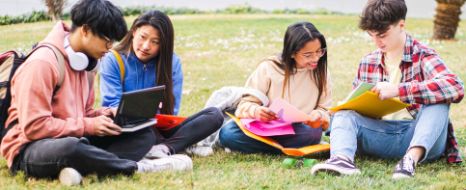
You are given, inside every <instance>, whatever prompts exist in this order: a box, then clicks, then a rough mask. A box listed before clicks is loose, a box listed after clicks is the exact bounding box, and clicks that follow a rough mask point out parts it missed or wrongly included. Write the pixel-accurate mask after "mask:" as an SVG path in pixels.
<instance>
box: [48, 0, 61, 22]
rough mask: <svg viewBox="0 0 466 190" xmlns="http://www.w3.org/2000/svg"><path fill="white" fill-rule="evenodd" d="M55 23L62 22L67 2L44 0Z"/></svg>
mask: <svg viewBox="0 0 466 190" xmlns="http://www.w3.org/2000/svg"><path fill="white" fill-rule="evenodd" d="M44 1H45V5H47V8H48V14H49V16H50V17H51V18H52V20H53V21H57V20H60V18H61V15H62V13H63V8H64V6H65V3H66V0H44Z"/></svg>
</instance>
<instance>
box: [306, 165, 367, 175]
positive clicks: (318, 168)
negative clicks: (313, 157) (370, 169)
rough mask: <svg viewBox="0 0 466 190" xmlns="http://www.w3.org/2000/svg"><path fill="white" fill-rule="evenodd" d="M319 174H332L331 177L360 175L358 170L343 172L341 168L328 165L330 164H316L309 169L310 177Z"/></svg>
mask: <svg viewBox="0 0 466 190" xmlns="http://www.w3.org/2000/svg"><path fill="white" fill-rule="evenodd" d="M320 172H326V173H329V174H332V175H356V174H361V171H359V170H358V169H351V170H348V169H345V170H342V169H341V168H339V167H336V166H334V165H330V164H317V165H315V166H314V167H312V169H311V174H312V175H315V174H317V173H320Z"/></svg>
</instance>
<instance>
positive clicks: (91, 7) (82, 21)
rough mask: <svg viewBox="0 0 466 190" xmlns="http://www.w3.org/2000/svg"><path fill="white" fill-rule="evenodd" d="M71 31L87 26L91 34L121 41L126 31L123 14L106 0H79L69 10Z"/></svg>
mask: <svg viewBox="0 0 466 190" xmlns="http://www.w3.org/2000/svg"><path fill="white" fill-rule="evenodd" d="M71 22H72V25H71V31H74V30H76V28H78V27H80V26H87V27H89V29H90V30H91V31H92V33H93V34H95V35H97V36H99V37H107V38H109V39H110V40H117V41H119V40H121V39H122V38H123V36H125V34H126V33H127V31H128V28H127V26H126V22H125V20H124V18H123V13H122V12H121V10H120V9H119V8H117V7H116V6H115V5H113V4H112V3H111V2H110V1H107V0H80V1H78V2H77V3H76V4H74V5H73V7H72V8H71Z"/></svg>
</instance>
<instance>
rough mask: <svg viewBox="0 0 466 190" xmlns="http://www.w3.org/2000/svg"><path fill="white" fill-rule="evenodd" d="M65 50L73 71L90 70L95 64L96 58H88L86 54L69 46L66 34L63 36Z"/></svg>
mask: <svg viewBox="0 0 466 190" xmlns="http://www.w3.org/2000/svg"><path fill="white" fill-rule="evenodd" d="M64 45H65V51H66V54H68V60H69V62H70V66H71V68H72V69H73V70H75V71H84V70H86V71H92V70H93V69H94V68H96V66H97V60H95V59H92V58H89V57H88V56H87V55H86V54H84V53H81V52H75V51H74V50H73V48H71V46H70V41H69V39H68V36H67V37H66V38H65V44H64Z"/></svg>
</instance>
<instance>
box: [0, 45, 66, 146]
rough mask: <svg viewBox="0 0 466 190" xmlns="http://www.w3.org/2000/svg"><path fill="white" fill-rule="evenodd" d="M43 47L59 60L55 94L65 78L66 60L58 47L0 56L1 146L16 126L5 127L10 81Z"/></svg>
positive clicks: (9, 99)
mask: <svg viewBox="0 0 466 190" xmlns="http://www.w3.org/2000/svg"><path fill="white" fill-rule="evenodd" d="M43 47H46V48H49V49H51V50H52V51H53V52H54V54H55V57H56V58H57V60H58V65H57V68H58V72H59V82H58V84H57V86H56V87H55V90H54V92H55V91H57V90H58V88H60V85H61V84H62V83H63V80H64V78H65V58H64V57H63V54H62V53H61V51H60V50H59V49H58V48H57V47H55V46H54V45H52V44H48V43H42V44H39V45H37V46H36V47H34V48H33V50H32V51H31V52H30V53H29V54H27V55H24V54H22V53H18V52H16V51H7V52H4V53H2V54H0V144H1V142H2V139H3V137H4V136H5V135H6V133H7V132H8V131H9V130H10V129H11V128H12V127H13V126H14V125H13V124H11V125H10V126H5V122H6V120H7V118H8V108H9V107H10V104H11V91H10V90H11V89H10V88H11V86H10V81H11V79H12V78H13V76H14V74H15V72H16V70H17V69H18V68H19V66H20V65H21V64H23V63H24V61H26V59H27V58H28V57H29V56H30V55H31V54H33V53H34V52H35V51H36V50H37V49H39V48H43Z"/></svg>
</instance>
